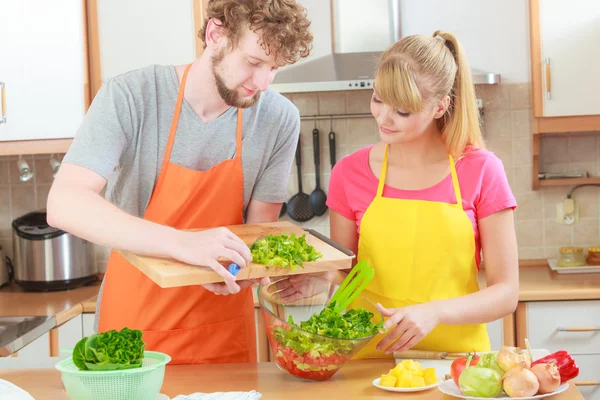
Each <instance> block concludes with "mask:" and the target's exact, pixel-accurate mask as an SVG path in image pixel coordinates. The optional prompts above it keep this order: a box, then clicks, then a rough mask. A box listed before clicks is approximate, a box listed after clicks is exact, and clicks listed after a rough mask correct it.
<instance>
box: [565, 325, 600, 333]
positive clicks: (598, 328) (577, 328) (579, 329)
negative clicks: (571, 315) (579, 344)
mask: <svg viewBox="0 0 600 400" xmlns="http://www.w3.org/2000/svg"><path fill="white" fill-rule="evenodd" d="M558 331H559V332H599V331H600V326H571V327H566V328H558Z"/></svg>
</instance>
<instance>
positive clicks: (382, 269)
mask: <svg viewBox="0 0 600 400" xmlns="http://www.w3.org/2000/svg"><path fill="white" fill-rule="evenodd" d="M387 161H388V147H387V146H386V148H385V155H384V158H383V165H382V166H381V174H380V177H379V185H378V187H377V195H376V196H375V198H374V199H373V201H372V202H371V204H370V205H369V207H368V208H367V211H366V212H365V214H364V216H363V218H362V222H361V225H360V239H359V244H358V257H357V258H358V260H359V261H361V260H369V261H370V263H371V265H373V268H375V277H374V278H373V280H372V281H371V282H370V283H369V285H368V286H367V287H366V289H365V290H364V291H363V293H362V294H363V296H365V297H366V298H368V299H369V300H370V301H371V302H373V303H381V305H383V306H384V307H386V308H400V307H405V306H408V305H412V304H419V303H426V302H429V301H433V300H442V299H450V298H454V297H459V296H464V295H467V294H469V293H473V292H476V291H478V290H479V284H478V282H477V264H476V262H475V235H474V233H473V225H472V224H471V220H470V219H469V217H468V216H467V213H466V212H465V211H464V210H463V207H462V195H461V192H460V186H459V184H458V177H457V175H456V168H455V166H454V160H453V158H452V156H449V161H450V171H451V174H452V184H453V187H454V194H455V197H456V203H450V204H449V203H442V202H437V201H425V200H405V199H395V198H388V197H383V188H384V185H385V177H386V172H387ZM473 306H474V307H476V306H477V305H473ZM352 307H365V308H367V309H369V310H373V307H372V306H371V305H369V303H368V302H365V301H364V300H356V301H355V302H354V303H353V304H352ZM384 337H385V334H378V335H377V336H375V338H373V339H372V340H370V341H369V343H367V345H366V346H365V347H364V348H363V349H361V351H360V352H359V353H358V354H357V356H356V358H380V357H382V358H385V357H392V355H391V354H390V355H389V356H388V355H386V354H385V353H384V352H383V351H378V350H377V349H376V348H375V347H376V345H377V344H378V343H379V342H380V341H381V340H382V339H383V338H384ZM413 349H414V350H430V351H447V352H453V353H454V352H457V353H458V352H469V351H478V352H481V351H489V350H490V340H489V337H488V334H487V330H486V325H485V324H469V325H441V324H440V325H438V326H436V327H435V328H434V329H433V330H432V331H431V332H430V333H429V334H428V335H427V336H425V337H424V338H423V339H422V340H421V341H420V342H419V343H417V344H416V345H415V346H414V347H413Z"/></svg>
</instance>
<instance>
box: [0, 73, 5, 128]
mask: <svg viewBox="0 0 600 400" xmlns="http://www.w3.org/2000/svg"><path fill="white" fill-rule="evenodd" d="M5 86H6V85H5V84H4V82H0V92H1V93H0V98H1V99H2V114H0V124H5V123H6V89H5Z"/></svg>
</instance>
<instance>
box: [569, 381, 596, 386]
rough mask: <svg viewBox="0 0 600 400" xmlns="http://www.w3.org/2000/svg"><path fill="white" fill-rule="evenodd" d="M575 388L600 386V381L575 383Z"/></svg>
mask: <svg viewBox="0 0 600 400" xmlns="http://www.w3.org/2000/svg"><path fill="white" fill-rule="evenodd" d="M573 385H575V386H600V382H598V381H573Z"/></svg>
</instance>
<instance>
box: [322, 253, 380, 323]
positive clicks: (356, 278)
mask: <svg viewBox="0 0 600 400" xmlns="http://www.w3.org/2000/svg"><path fill="white" fill-rule="evenodd" d="M374 276H375V270H374V269H373V267H371V265H370V264H369V262H368V261H367V260H362V261H360V262H359V263H358V264H356V265H355V266H354V268H352V271H350V273H349V274H348V276H347V277H346V279H344V281H343V282H342V284H341V285H340V287H339V288H338V289H337V290H336V292H335V294H334V295H333V296H332V297H331V300H329V304H331V303H333V302H334V301H335V302H336V304H335V306H334V310H335V311H336V312H342V311H344V310H345V309H346V307H348V306H349V305H350V303H352V301H353V300H354V299H355V298H356V296H358V295H359V294H360V293H361V292H362V291H363V290H364V289H365V288H366V287H367V285H368V284H369V282H371V280H372V279H373V277H374Z"/></svg>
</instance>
